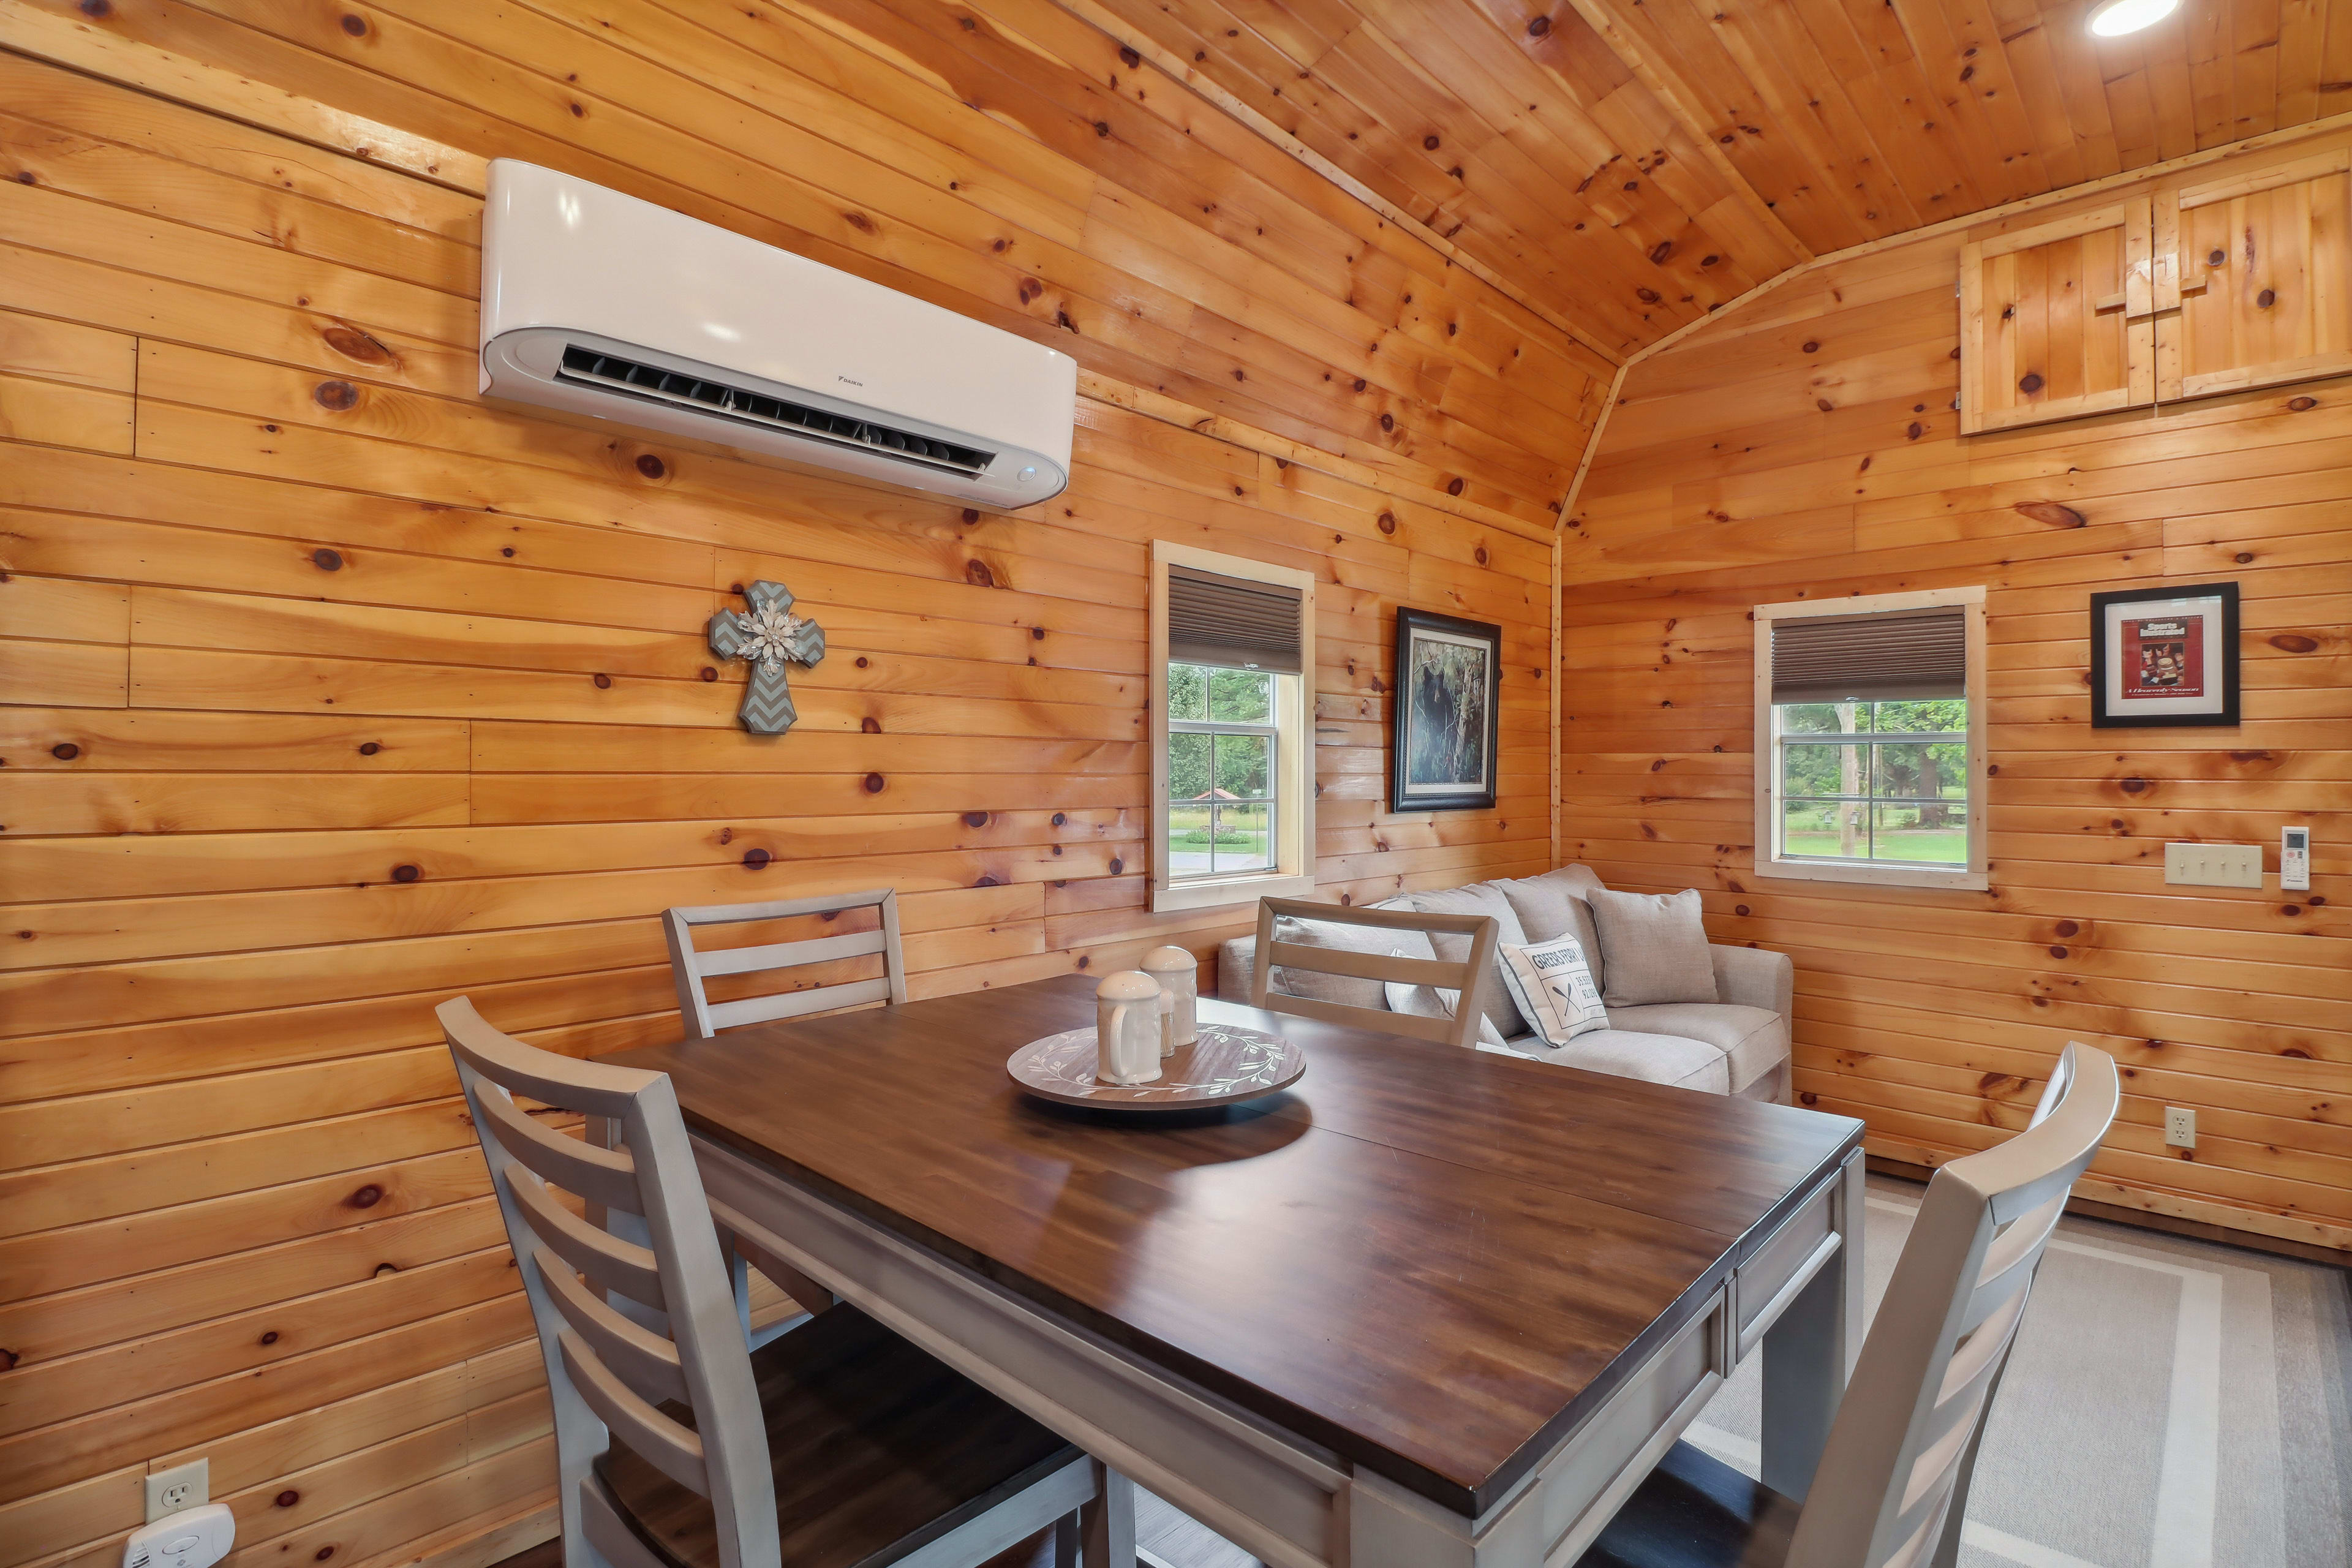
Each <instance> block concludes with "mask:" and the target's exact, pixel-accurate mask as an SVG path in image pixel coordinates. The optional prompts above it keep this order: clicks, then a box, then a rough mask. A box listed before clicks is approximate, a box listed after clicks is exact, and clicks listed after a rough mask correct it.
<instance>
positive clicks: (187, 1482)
mask: <svg viewBox="0 0 2352 1568" xmlns="http://www.w3.org/2000/svg"><path fill="white" fill-rule="evenodd" d="M212 1494H213V1462H212V1461H211V1460H210V1459H191V1460H189V1461H188V1462H187V1463H186V1464H184V1465H173V1467H172V1468H170V1469H168V1470H150V1471H148V1472H147V1522H148V1523H150V1524H152V1523H154V1522H155V1521H157V1520H159V1519H161V1518H163V1516H164V1515H165V1514H167V1513H177V1512H179V1511H180V1510H182V1509H186V1508H201V1507H202V1506H203V1505H205V1503H208V1502H210V1501H212V1500H213V1497H212Z"/></svg>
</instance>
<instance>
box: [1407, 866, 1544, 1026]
mask: <svg viewBox="0 0 2352 1568" xmlns="http://www.w3.org/2000/svg"><path fill="white" fill-rule="evenodd" d="M1389 903H1390V905H1391V907H1402V908H1409V909H1411V910H1414V911H1415V912H1417V913H1420V914H1424V915H1492V916H1494V917H1495V921H1496V924H1498V925H1500V926H1501V927H1502V928H1503V929H1502V931H1501V932H1500V933H1499V934H1498V935H1497V936H1496V939H1495V941H1496V946H1495V956H1494V958H1493V960H1492V961H1490V962H1489V963H1487V965H1486V973H1484V974H1482V975H1480V976H1479V977H1478V984H1477V985H1476V986H1475V988H1474V989H1473V991H1472V993H1471V994H1472V996H1473V998H1474V999H1475V1001H1476V1002H1477V1004H1478V1011H1480V1012H1481V1013H1484V1014H1486V1016H1487V1017H1489V1018H1491V1019H1493V1020H1494V1024H1495V1027H1496V1029H1498V1030H1499V1031H1501V1033H1502V1036H1503V1037H1504V1038H1505V1039H1509V1038H1510V1037H1512V1036H1514V1035H1524V1034H1526V1033H1527V1032H1528V1021H1527V1020H1526V1019H1525V1018H1523V1017H1521V1016H1519V1010H1518V1008H1517V1006H1515V1005H1512V1002H1511V994H1510V992H1509V990H1508V989H1507V987H1505V985H1504V984H1503V949H1502V944H1503V943H1505V942H1508V943H1510V944H1511V945H1512V946H1513V947H1525V946H1526V945H1527V942H1528V938H1527V933H1526V932H1525V931H1522V930H1520V928H1519V917H1518V914H1517V911H1515V910H1513V909H1512V908H1511V901H1510V900H1508V899H1507V898H1505V897H1504V896H1503V892H1502V889H1499V888H1497V887H1496V886H1495V884H1494V883H1492V882H1473V883H1471V884H1470V885H1469V886H1468V887H1466V888H1443V889H1438V890H1437V891H1435V892H1428V893H1407V894H1406V895H1404V897H1402V898H1401V899H1391V900H1389ZM1429 941H1430V945H1431V946H1432V947H1434V948H1435V949H1436V950H1437V956H1438V957H1440V958H1442V959H1444V960H1445V961H1447V962H1448V963H1460V962H1461V961H1462V960H1464V959H1465V958H1467V957H1469V956H1470V942H1471V939H1470V938H1469V937H1467V936H1460V935H1456V934H1454V932H1452V931H1439V932H1435V933H1433V934H1432V935H1431V937H1430V939H1429Z"/></svg>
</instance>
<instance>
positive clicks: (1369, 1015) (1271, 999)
mask: <svg viewBox="0 0 2352 1568" xmlns="http://www.w3.org/2000/svg"><path fill="white" fill-rule="evenodd" d="M1281 921H1320V922H1322V923H1325V924H1328V925H1340V926H1354V927H1358V928H1360V929H1363V930H1369V931H1417V932H1419V933H1421V934H1422V935H1423V936H1428V935H1430V934H1431V933H1433V932H1434V933H1438V934H1442V935H1448V936H1467V937H1468V938H1470V946H1469V950H1468V951H1467V952H1465V953H1464V954H1463V956H1462V957H1461V958H1460V959H1459V960H1452V959H1442V958H1409V957H1405V956H1403V955H1402V954H1399V953H1378V952H1360V951H1355V950H1350V949H1346V948H1331V947H1312V946H1308V945H1307V944H1306V943H1304V942H1281V941H1276V936H1275V933H1276V931H1277V930H1279V929H1280V925H1279V922H1281ZM1501 931H1502V927H1501V925H1500V923H1499V922H1497V921H1496V920H1495V918H1494V917H1493V916H1492V915H1454V914H1422V913H1419V912H1417V911H1415V910H1360V909H1354V908H1351V907H1349V906H1348V905H1344V904H1319V903H1314V902H1310V901H1308V900H1304V899H1260V900H1258V901H1257V957H1256V961H1255V963H1253V964H1252V965H1251V966H1250V1005H1251V1006H1253V1007H1262V1008H1264V1009H1265V1011H1267V1012H1269V1013H1290V1014H1295V1015H1297V1016H1299V1017H1303V1018H1319V1019H1322V1020H1324V1021H1325V1022H1327V1023H1333V1024H1345V1025H1348V1026H1350V1027H1353V1028H1359V1029H1374V1030H1378V1031H1379V1032H1381V1034H1387V1035H1408V1036H1411V1037H1412V1038H1414V1039H1419V1040H1434V1041H1437V1042H1439V1043H1441V1044H1444V1045H1450V1046H1465V1047H1467V1046H1471V1045H1475V1044H1476V1043H1477V1039H1478V1022H1479V1016H1480V1015H1479V1012H1478V1005H1477V1003H1476V1002H1475V999H1474V998H1475V995H1476V993H1477V988H1478V976H1480V975H1482V974H1484V973H1486V970H1487V966H1488V965H1489V964H1491V963H1493V962H1494V958H1495V944H1496V942H1497V941H1499V940H1500V933H1501ZM1277 969H1282V970H1288V971H1298V972H1305V973H1315V974H1331V975H1338V976H1341V977H1343V978H1346V979H1349V980H1377V981H1381V982H1389V981H1395V982H1399V983H1401V984H1407V985H1427V986H1433V987H1435V988H1437V989H1439V990H1443V991H1451V992H1453V993H1454V995H1455V998H1456V1000H1455V1003H1454V1016H1453V1017H1451V1018H1439V1017H1424V1016H1421V1015H1418V1014H1413V1013H1398V1012H1393V1011H1391V1010H1390V1009H1388V1008H1385V1007H1356V1006H1350V1005H1347V1004H1345V1003H1340V1002H1326V1001H1323V1000H1321V999H1319V998H1317V997H1311V996H1293V995H1289V994H1286V993H1284V992H1281V991H1276V990H1275V989H1274V985H1273V979H1274V972H1275V971H1276V970H1277Z"/></svg>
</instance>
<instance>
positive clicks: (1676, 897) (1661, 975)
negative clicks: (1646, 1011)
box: [1584, 888, 1716, 1007]
mask: <svg viewBox="0 0 2352 1568" xmlns="http://www.w3.org/2000/svg"><path fill="white" fill-rule="evenodd" d="M1584 901H1585V902H1586V903H1587V904H1589V905H1590V906H1591V910H1592V923H1593V925H1594V927H1595V928H1596V929H1597V930H1598V931H1600V933H1601V958H1602V960H1603V961H1604V962H1605V963H1606V964H1607V966H1608V967H1607V975H1606V980H1607V984H1605V985H1604V986H1603V987H1602V989H1601V997H1602V999H1603V1000H1604V1001H1606V1002H1607V1003H1608V1005H1610V1006H1612V1007H1643V1006H1647V1005H1650V1004H1651V1003H1654V1002H1712V1001H1714V1000H1715V999H1716V995H1715V959H1714V957H1713V955H1712V954H1710V953H1709V952H1707V950H1706V927H1705V926H1704V925H1702V924H1701V923H1700V921H1699V915H1700V911H1701V905H1700V903H1699V897H1698V890H1697V889H1695V888H1694V889H1687V890H1685V891H1684V892H1679V893H1620V892H1616V891H1613V890H1612V889H1608V888H1595V889H1592V890H1591V892H1589V893H1587V894H1586V895H1585V899H1584Z"/></svg>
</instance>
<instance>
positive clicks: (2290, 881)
mask: <svg viewBox="0 0 2352 1568" xmlns="http://www.w3.org/2000/svg"><path fill="white" fill-rule="evenodd" d="M2310 890H2311V829H2310V828H2308V827H2282V828H2280V829H2279V891H2280V892H2282V893H2307V892H2309V891H2310Z"/></svg>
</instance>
